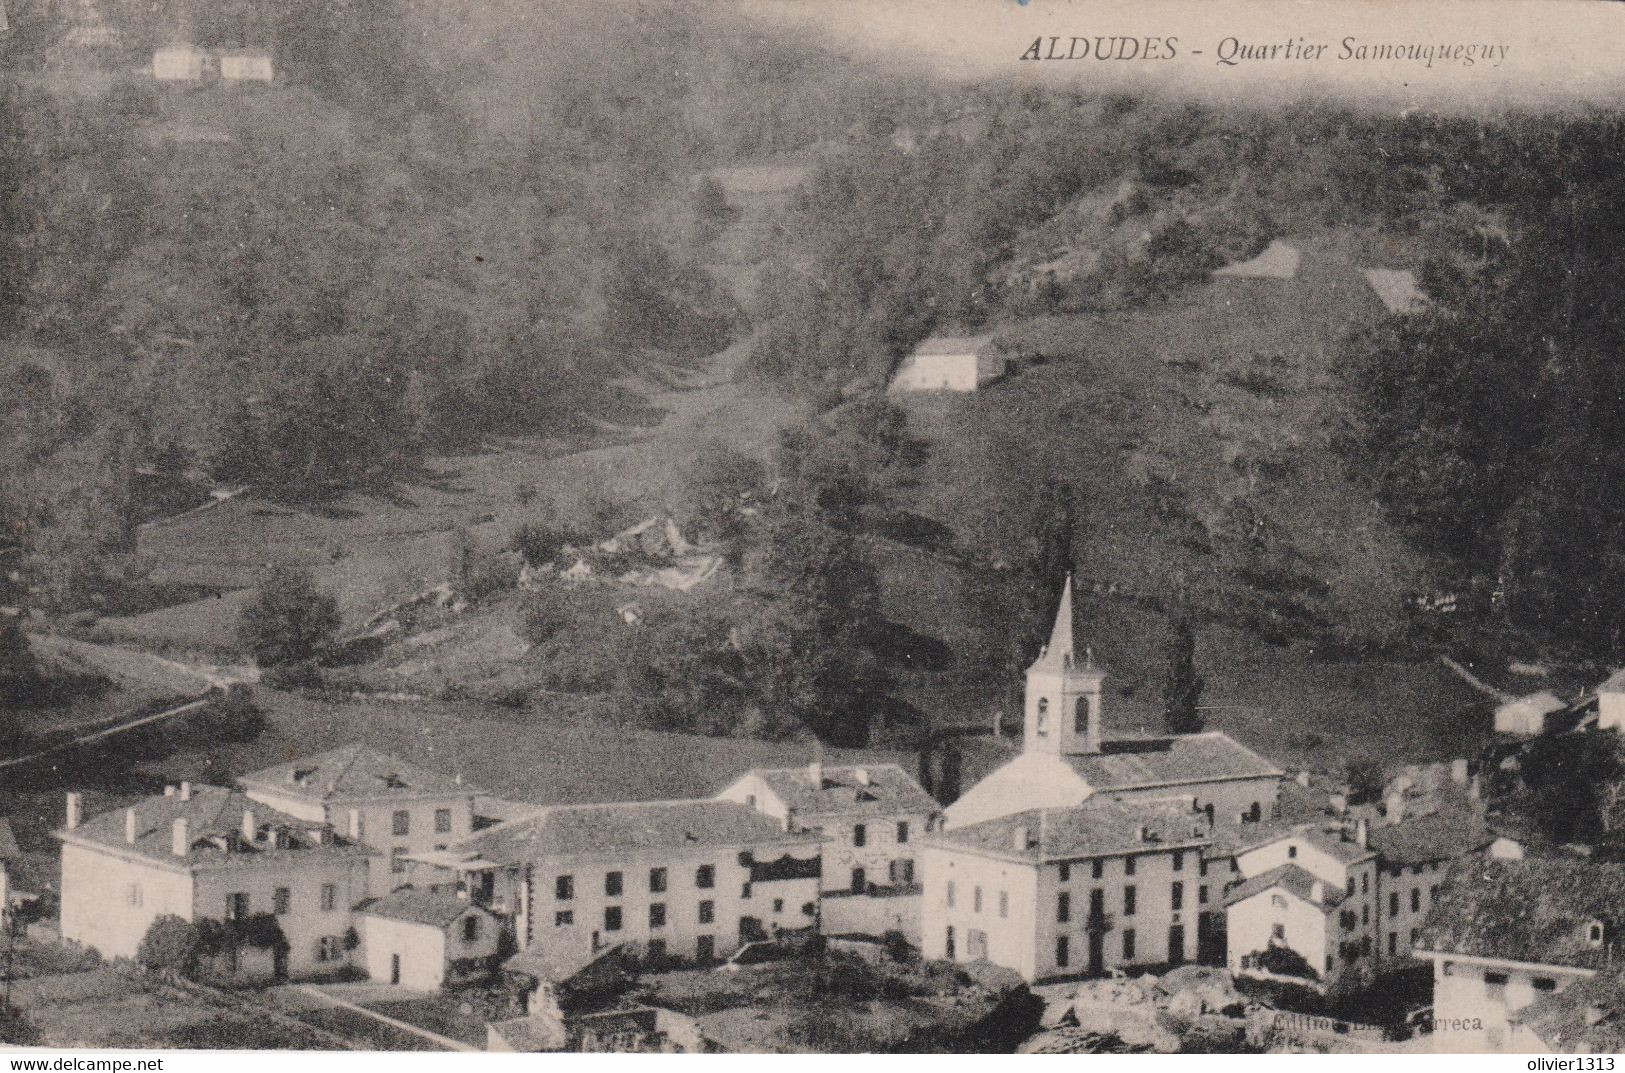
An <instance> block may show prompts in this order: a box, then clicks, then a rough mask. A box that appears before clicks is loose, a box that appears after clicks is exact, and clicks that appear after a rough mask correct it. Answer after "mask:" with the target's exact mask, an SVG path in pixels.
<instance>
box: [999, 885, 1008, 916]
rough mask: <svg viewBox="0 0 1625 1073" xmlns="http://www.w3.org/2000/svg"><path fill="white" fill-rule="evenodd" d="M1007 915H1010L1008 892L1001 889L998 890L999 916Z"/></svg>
mask: <svg viewBox="0 0 1625 1073" xmlns="http://www.w3.org/2000/svg"><path fill="white" fill-rule="evenodd" d="M1009 915H1010V895H1009V892H1007V891H1002V890H1001V891H999V916H1000V917H1008V916H1009Z"/></svg>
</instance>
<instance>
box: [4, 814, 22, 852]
mask: <svg viewBox="0 0 1625 1073" xmlns="http://www.w3.org/2000/svg"><path fill="white" fill-rule="evenodd" d="M19 854H20V851H19V850H18V849H17V836H16V835H14V834H12V833H11V821H10V820H7V819H4V818H0V861H14V860H16V859H17V857H18V856H19Z"/></svg>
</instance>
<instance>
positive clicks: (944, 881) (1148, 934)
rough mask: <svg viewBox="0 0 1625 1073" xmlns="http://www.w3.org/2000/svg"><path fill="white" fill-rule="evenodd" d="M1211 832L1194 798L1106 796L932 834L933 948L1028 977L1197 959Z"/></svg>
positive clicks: (928, 939)
mask: <svg viewBox="0 0 1625 1073" xmlns="http://www.w3.org/2000/svg"><path fill="white" fill-rule="evenodd" d="M1208 831H1209V824H1208V822H1207V817H1206V816H1205V814H1203V813H1202V812H1199V811H1197V810H1196V809H1195V808H1194V807H1193V805H1192V802H1191V800H1190V799H1189V798H1176V799H1170V800H1162V801H1135V802H1132V803H1127V802H1117V801H1112V800H1109V799H1105V798H1099V799H1094V800H1090V801H1086V802H1084V803H1083V804H1081V805H1073V806H1069V807H1062V808H1041V809H1028V810H1026V811H1023V812H1018V813H1015V814H1013V815H1009V816H1002V817H999V818H998V819H992V820H983V821H981V822H980V823H974V824H968V825H966V826H962V827H956V828H954V829H953V830H949V831H942V832H938V833H935V834H933V835H931V836H930V837H929V838H928V839H927V841H926V845H925V849H924V855H923V857H924V871H925V886H926V892H927V897H926V900H925V905H924V914H923V919H922V922H921V929H922V933H923V937H924V947H923V949H924V953H925V956H927V957H931V958H946V959H948V960H954V961H977V960H984V959H985V960H987V961H991V962H993V963H995V964H998V965H1004V966H1007V967H1009V968H1012V969H1014V970H1016V971H1017V972H1019V973H1020V974H1021V975H1022V977H1023V978H1024V979H1026V980H1029V981H1041V980H1049V979H1055V978H1061V977H1068V976H1081V975H1085V974H1090V975H1098V974H1100V973H1102V972H1105V971H1107V970H1109V969H1113V968H1119V967H1129V966H1139V965H1167V964H1178V963H1180V962H1184V961H1188V960H1192V959H1193V958H1194V957H1195V956H1196V946H1197V935H1196V925H1197V920H1198V914H1199V912H1200V911H1201V903H1202V900H1203V892H1204V891H1205V889H1206V886H1207V882H1208V881H1207V878H1206V877H1205V876H1204V875H1203V874H1202V869H1201V860H1202V851H1203V850H1204V849H1205V848H1206V846H1207V844H1208Z"/></svg>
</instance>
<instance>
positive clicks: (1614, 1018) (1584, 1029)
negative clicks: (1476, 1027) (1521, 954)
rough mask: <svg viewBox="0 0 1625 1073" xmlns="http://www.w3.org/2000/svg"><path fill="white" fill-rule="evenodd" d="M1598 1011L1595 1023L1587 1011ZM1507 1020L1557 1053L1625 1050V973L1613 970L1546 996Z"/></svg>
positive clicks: (1602, 1052) (1510, 1015) (1593, 1052)
mask: <svg viewBox="0 0 1625 1073" xmlns="http://www.w3.org/2000/svg"><path fill="white" fill-rule="evenodd" d="M1593 1007H1595V1008H1596V1012H1597V1013H1598V1014H1600V1015H1601V1016H1600V1018H1599V1019H1597V1020H1596V1021H1594V1022H1592V1023H1588V1022H1590V1021H1591V1019H1590V1018H1589V1017H1588V1016H1587V1011H1588V1010H1590V1009H1592V1008H1593ZM1507 1020H1509V1021H1511V1022H1513V1023H1514V1024H1522V1025H1523V1026H1524V1027H1526V1028H1528V1029H1529V1030H1530V1031H1532V1032H1533V1033H1534V1034H1535V1035H1537V1036H1539V1037H1540V1039H1541V1042H1543V1043H1545V1044H1546V1046H1547V1048H1548V1049H1549V1050H1551V1051H1552V1052H1553V1053H1554V1054H1563V1053H1568V1054H1617V1053H1619V1052H1620V1051H1625V972H1622V970H1620V969H1617V968H1613V969H1606V970H1604V971H1602V972H1599V973H1597V974H1596V975H1595V976H1589V977H1586V978H1585V979H1583V980H1576V981H1575V982H1574V983H1572V984H1570V985H1569V986H1568V987H1565V988H1563V990H1561V991H1555V992H1552V993H1550V994H1546V995H1542V996H1540V997H1539V998H1538V999H1536V1000H1535V1001H1534V1002H1531V1003H1530V1004H1529V1005H1527V1006H1525V1007H1524V1008H1523V1009H1521V1010H1517V1011H1514V1012H1513V1013H1510V1014H1508V1015H1507Z"/></svg>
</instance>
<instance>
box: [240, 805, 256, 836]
mask: <svg viewBox="0 0 1625 1073" xmlns="http://www.w3.org/2000/svg"><path fill="white" fill-rule="evenodd" d="M259 833H260V825H259V824H258V823H256V822H254V810H253V809H251V808H245V809H243V841H244V842H253V841H254V839H255V838H256V837H257V836H258V835H259Z"/></svg>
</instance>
